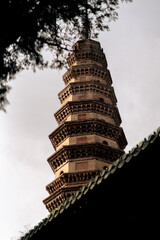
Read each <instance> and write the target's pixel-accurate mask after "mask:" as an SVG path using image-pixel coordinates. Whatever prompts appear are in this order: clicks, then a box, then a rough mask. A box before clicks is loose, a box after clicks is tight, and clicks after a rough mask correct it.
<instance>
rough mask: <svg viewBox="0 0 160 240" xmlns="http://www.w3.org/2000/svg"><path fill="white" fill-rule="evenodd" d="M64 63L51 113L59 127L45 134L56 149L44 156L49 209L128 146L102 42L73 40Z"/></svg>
mask: <svg viewBox="0 0 160 240" xmlns="http://www.w3.org/2000/svg"><path fill="white" fill-rule="evenodd" d="M67 62H68V66H69V69H68V71H67V72H66V73H65V74H64V75H63V81H64V83H65V88H64V89H63V90H62V91H61V92H60V93H59V94H58V96H59V100H60V102H61V108H60V109H59V110H58V111H57V112H56V113H55V118H56V120H57V123H58V128H57V129H56V130H55V131H53V132H52V133H51V134H50V135H49V138H50V141H51V143H52V145H53V147H54V149H55V153H54V154H53V155H52V156H50V157H49V158H48V163H49V165H50V167H51V168H52V170H53V172H54V175H55V180H54V181H53V182H51V183H50V184H48V185H47V186H46V189H47V191H48V193H49V196H48V197H47V198H46V199H45V200H44V201H43V202H44V204H45V206H46V208H47V209H48V211H49V212H52V211H54V210H55V209H56V208H58V207H59V206H60V205H61V204H62V203H63V202H64V201H65V200H67V199H68V198H69V197H70V196H71V195H73V194H74V193H75V192H76V191H77V190H79V189H80V188H81V187H82V186H83V185H85V184H87V183H88V182H89V181H90V180H91V179H93V178H94V177H95V176H96V175H98V174H99V173H100V171H102V170H103V169H106V168H107V167H108V166H110V164H113V162H114V161H115V160H117V159H118V158H119V157H120V156H121V155H122V154H123V153H124V149H125V147H126V145H127V140H126V137H125V135H124V132H123V129H122V128H121V127H120V124H121V117H120V114H119V111H118V108H117V105H116V104H117V99H116V96H115V93H114V89H113V87H112V78H111V75H110V71H109V70H108V65H107V61H106V57H105V54H104V52H103V49H102V48H101V45H100V43H99V42H97V41H94V40H92V39H85V40H80V41H78V42H76V43H75V44H74V45H73V52H72V54H70V55H69V56H68V59H67Z"/></svg>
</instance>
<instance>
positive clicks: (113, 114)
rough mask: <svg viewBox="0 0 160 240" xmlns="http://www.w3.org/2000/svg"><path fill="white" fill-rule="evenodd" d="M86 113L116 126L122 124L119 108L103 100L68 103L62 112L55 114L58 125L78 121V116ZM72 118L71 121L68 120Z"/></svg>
mask: <svg viewBox="0 0 160 240" xmlns="http://www.w3.org/2000/svg"><path fill="white" fill-rule="evenodd" d="M82 113H83V114H84V113H86V114H87V115H88V114H89V113H93V114H91V115H88V117H89V118H94V117H95V116H96V114H98V115H99V117H100V118H101V119H104V120H106V121H107V122H110V123H112V124H114V125H118V126H119V125H120V124H121V117H120V115H119V111H118V108H117V107H115V106H113V105H111V104H108V103H105V102H103V101H101V100H80V101H71V102H67V103H66V104H65V105H64V106H63V107H62V108H61V109H60V110H58V111H57V112H56V113H55V115H54V116H55V118H56V120H57V123H58V124H62V123H63V122H64V121H70V120H72V121H73V120H74V119H75V118H76V120H78V115H81V114H82ZM69 117H70V119H68V118H69Z"/></svg>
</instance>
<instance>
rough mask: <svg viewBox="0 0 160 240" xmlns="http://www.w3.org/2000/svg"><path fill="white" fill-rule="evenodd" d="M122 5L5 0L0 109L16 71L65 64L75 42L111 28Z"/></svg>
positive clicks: (114, 0)
mask: <svg viewBox="0 0 160 240" xmlns="http://www.w3.org/2000/svg"><path fill="white" fill-rule="evenodd" d="M121 1H122V2H123V1H125V2H131V1H132V0H121ZM118 7H119V0H103V1H102V0H1V1H0V29H1V34H0V109H1V110H4V111H5V106H6V104H7V103H8V101H7V97H6V95H7V93H8V91H9V90H10V87H9V86H8V81H9V80H11V79H13V78H14V77H15V75H16V73H18V72H20V71H21V70H23V69H26V68H29V67H32V69H33V70H35V69H36V67H38V68H40V69H43V68H45V67H51V68H62V67H63V66H65V64H66V62H65V59H66V54H68V51H72V50H71V49H72V48H71V46H72V45H73V43H74V42H75V41H76V40H78V39H82V38H96V37H97V36H98V33H99V31H104V30H105V29H107V30H108V29H109V27H108V24H109V22H110V21H112V20H113V21H115V20H116V19H117V18H118V14H117V8H118ZM43 49H49V50H50V51H51V52H53V54H54V55H53V56H54V57H53V61H52V62H51V63H48V62H47V61H45V60H44V57H43V54H42V50H43Z"/></svg>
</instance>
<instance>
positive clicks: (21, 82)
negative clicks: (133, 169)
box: [0, 0, 160, 240]
mask: <svg viewBox="0 0 160 240" xmlns="http://www.w3.org/2000/svg"><path fill="white" fill-rule="evenodd" d="M118 11H119V20H118V21H116V22H113V23H112V24H111V25H110V29H111V31H110V32H104V33H102V34H100V37H99V39H98V41H100V43H101V46H102V48H103V49H104V52H105V54H106V58H107V61H108V68H109V70H110V72H111V76H112V80H113V87H114V89H115V93H116V96H117V99H118V108H119V112H120V115H121V118H122V125H121V126H122V127H123V129H124V132H125V134H126V138H127V140H128V146H127V148H126V152H128V151H129V150H130V149H131V148H132V147H133V146H135V145H136V144H137V143H139V142H140V141H141V140H143V139H144V138H145V137H147V136H148V135H149V134H150V133H151V132H153V131H154V130H156V129H157V128H158V127H159V126H160V121H159V120H160V110H159V103H160V93H159V92H160V90H159V89H160V1H159V0H133V3H129V4H123V5H122V6H121V8H120V9H119V10H118ZM64 72H65V71H64V70H63V71H58V70H44V71H37V72H36V73H33V72H31V71H24V72H21V73H20V74H18V75H17V77H16V79H15V80H14V81H12V82H10V85H11V86H12V90H11V92H10V94H9V96H8V98H9V101H10V105H9V106H8V107H7V113H3V112H0V213H1V214H0V215H1V217H0V239H2V240H11V239H12V240H13V239H14V240H15V239H17V237H19V236H20V232H21V231H22V232H23V231H25V228H29V229H30V228H32V227H33V226H34V225H36V224H37V223H38V222H40V221H41V220H42V219H43V218H44V217H46V216H47V215H48V212H47V210H46V208H45V206H44V204H43V203H42V200H43V199H44V198H46V197H47V196H48V194H47V191H46V190H45V186H46V185H47V184H48V183H50V182H51V181H52V180H53V179H54V174H53V172H52V170H51V168H50V167H49V164H48V163H47V158H48V157H49V156H50V155H51V154H52V153H53V152H54V149H53V147H52V145H51V143H50V141H49V139H48V135H49V134H50V133H51V132H52V131H53V130H54V129H55V128H56V127H57V123H56V120H55V119H54V113H55V112H56V111H57V110H58V109H59V108H60V102H59V100H58V93H59V92H60V91H61V90H62V89H63V88H64V83H63V80H62V75H63V73H64ZM151 161H152V160H151ZM151 164H152V163H151ZM26 226H27V227H26ZM53 234H54V233H53Z"/></svg>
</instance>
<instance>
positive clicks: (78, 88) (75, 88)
mask: <svg viewBox="0 0 160 240" xmlns="http://www.w3.org/2000/svg"><path fill="white" fill-rule="evenodd" d="M88 92H94V93H95V92H96V93H100V94H101V95H102V96H105V97H107V98H110V99H111V101H112V103H113V105H116V103H117V99H116V96H115V93H114V89H113V88H112V87H111V86H108V85H106V84H102V83H99V82H96V81H93V80H92V81H86V82H73V83H70V84H69V85H67V86H66V87H65V88H64V89H63V90H62V91H61V92H60V93H59V94H58V96H59V99H60V101H61V103H63V102H64V100H66V99H67V98H68V97H69V96H70V95H71V94H73V95H75V94H77V93H85V94H87V93H88Z"/></svg>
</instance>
